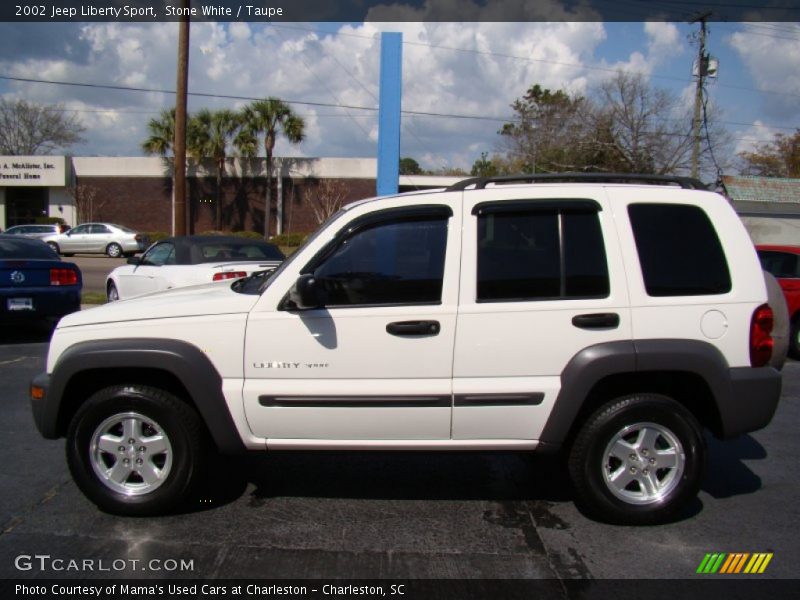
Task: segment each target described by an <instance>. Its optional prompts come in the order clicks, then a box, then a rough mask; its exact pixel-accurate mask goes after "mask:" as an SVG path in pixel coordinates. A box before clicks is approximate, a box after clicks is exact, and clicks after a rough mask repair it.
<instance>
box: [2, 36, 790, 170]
mask: <svg viewBox="0 0 800 600" xmlns="http://www.w3.org/2000/svg"><path fill="white" fill-rule="evenodd" d="M697 30H698V26H697V25H688V24H686V23H665V22H646V23H642V22H629V23H603V22H579V23H569V22H538V23H524V22H522V23H504V22H491V23H489V22H468V23H438V22H425V21H419V22H391V23H383V24H382V23H376V22H368V23H313V22H312V23H279V24H262V23H244V22H235V23H213V22H212V23H200V22H194V23H192V26H191V38H190V39H191V43H190V75H189V91H190V93H191V92H195V93H201V94H205V95H212V96H213V95H215V94H217V95H228V96H241V97H244V98H261V97H266V96H276V97H279V98H282V99H284V100H291V101H298V102H310V103H320V104H326V105H347V106H351V107H372V108H376V107H377V105H378V100H377V98H378V87H379V58H380V56H379V51H380V41H379V35H380V32H382V31H399V32H401V33H402V34H403V96H402V107H403V110H406V111H416V112H428V113H437V114H438V115H444V116H430V115H427V116H426V115H404V116H403V118H402V127H401V156H411V157H413V158H415V159H416V160H417V161H418V162H419V163H420V164H421V165H422V166H423V167H424V168H427V169H440V168H452V167H460V168H463V169H466V170H469V168H470V166H471V165H472V163H473V162H474V161H475V160H476V159H477V158H478V157H479V156H480V154H481V153H482V152H487V153H489V154H490V155H491V154H492V153H494V152H495V151H496V150H497V149H498V143H499V142H500V136H499V135H498V133H497V131H498V129H500V127H501V126H502V124H503V122H504V121H505V120H508V119H510V118H511V117H512V115H513V111H512V110H511V108H510V104H511V103H512V102H513V101H514V100H515V99H516V98H518V97H520V96H522V95H523V94H524V93H525V91H526V90H527V89H528V88H529V87H530V86H531V85H533V84H535V83H539V84H541V85H543V86H544V87H548V88H550V89H565V90H567V91H569V92H570V93H573V94H586V93H589V91H590V90H591V89H592V88H593V86H596V85H598V84H599V83H601V82H602V81H603V80H605V79H607V78H609V77H613V76H614V73H615V71H616V70H624V71H627V72H636V73H641V74H643V75H644V76H645V77H646V78H647V79H648V80H649V82H650V83H651V84H652V85H653V86H654V87H659V88H664V89H667V90H669V91H670V92H671V93H673V94H675V95H676V96H677V97H678V98H681V99H682V101H683V102H685V103H687V105H689V104H691V102H692V101H693V90H694V83H693V80H692V76H691V69H692V61H693V59H694V57H695V56H696V54H697V48H696V46H695V45H693V44H692V43H691V40H690V38H691V35H692V33H695V32H697ZM709 30H710V35H709V37H708V42H707V47H708V50H709V52H710V53H711V54H712V55H713V56H715V57H717V58H718V59H719V63H720V67H719V76H718V77H717V79H716V80H715V81H713V82H711V83H710V84H709V86H708V89H709V95H710V99H711V102H712V103H713V104H714V105H716V106H717V107H718V108H719V110H720V116H719V118H720V119H721V121H722V122H723V124H724V125H725V127H726V128H727V129H728V130H729V131H730V133H731V136H732V145H731V148H730V154H731V155H732V154H734V153H736V152H741V151H745V150H750V149H752V148H753V146H754V145H755V144H756V143H758V142H764V141H767V140H770V139H772V137H773V135H774V134H775V133H784V134H792V133H793V132H794V131H795V129H797V128H798V127H800V24H797V23H786V22H783V23H763V22H761V23H713V22H712V23H710V24H709ZM177 31H178V26H177V24H176V23H13V24H12V23H0V76H2V77H16V78H32V79H42V80H49V81H61V82H74V83H85V84H99V85H111V86H123V87H134V88H146V89H148V90H157V89H163V90H170V89H174V88H175V80H176V54H177ZM0 95H2V96H3V97H5V98H8V99H17V98H23V99H26V100H28V101H34V102H38V103H45V104H56V103H58V104H62V105H63V107H64V109H65V110H67V111H69V112H70V114H76V115H77V116H78V118H79V119H80V120H81V122H82V123H83V125H84V126H85V127H86V131H85V133H84V137H85V138H86V141H85V142H84V143H81V144H79V145H76V146H74V147H72V148H71V150H70V153H71V154H73V155H77V156H141V155H142V151H141V148H140V145H141V142H142V141H143V140H144V139H145V137H146V135H147V128H146V125H147V121H148V120H149V119H151V118H154V117H157V116H158V113H159V111H161V110H162V109H164V108H167V107H169V106H170V105H171V104H172V103H173V102H174V96H173V95H170V94H164V93H159V92H152V91H151V92H147V91H145V92H142V91H125V90H109V89H102V88H95V87H75V86H65V85H52V84H43V83H32V82H19V81H12V80H8V79H0ZM247 103H248V101H247V100H236V99H226V98H214V97H209V96H202V97H197V96H194V97H190V100H189V110H190V111H193V110H197V109H199V108H202V107H209V108H212V109H213V108H234V109H237V108H240V107H242V106H244V105H245V104H247ZM292 108H293V109H294V111H295V112H296V113H298V114H300V115H302V116H303V118H304V119H305V122H306V139H305V141H304V142H303V143H301V144H300V145H297V146H290V145H288V144H287V143H286V142H284V141H280V142H279V143H278V146H277V148H276V155H278V156H281V155H283V156H307V157H312V156H313V157H374V156H375V153H376V147H377V134H378V129H377V112H375V111H374V110H373V111H369V110H361V109H358V108H339V107H336V106H316V105H307V104H299V103H298V104H293V105H292Z"/></svg>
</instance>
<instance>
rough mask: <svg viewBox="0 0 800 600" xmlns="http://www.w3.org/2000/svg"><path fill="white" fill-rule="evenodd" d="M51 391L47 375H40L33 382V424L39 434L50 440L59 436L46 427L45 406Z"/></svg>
mask: <svg viewBox="0 0 800 600" xmlns="http://www.w3.org/2000/svg"><path fill="white" fill-rule="evenodd" d="M49 389H50V375H48V374H47V373H39V374H38V375H37V376H36V377H34V378H33V380H31V386H30V396H31V409H33V422H34V423H36V429H38V430H39V433H41V434H42V436H44V437H46V438H48V439H55V438H56V437H58V436H57V435H56V434H55V432H51V431H48V428H47V427H46V425H45V404H46V402H47V392H48V391H49Z"/></svg>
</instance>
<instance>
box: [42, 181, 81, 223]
mask: <svg viewBox="0 0 800 600" xmlns="http://www.w3.org/2000/svg"><path fill="white" fill-rule="evenodd" d="M49 196H50V201H49V206H48V211H47V214H48V215H50V216H51V217H61V218H62V219H64V221H65V222H66V223H67V225H69V226H70V227H74V226H75V225H78V218H77V215H76V214H75V201H74V200H73V199H72V196H70V195H69V194H68V193H67V190H66V189H65V188H50V194H49Z"/></svg>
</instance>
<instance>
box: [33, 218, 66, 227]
mask: <svg viewBox="0 0 800 600" xmlns="http://www.w3.org/2000/svg"><path fill="white" fill-rule="evenodd" d="M33 222H34V223H36V224H37V225H53V224H57V225H66V224H67V222H66V221H65V220H64V219H62V218H61V217H36V218H35V219H34V220H33Z"/></svg>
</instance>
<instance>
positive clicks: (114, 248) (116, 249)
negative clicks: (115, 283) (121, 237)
mask: <svg viewBox="0 0 800 600" xmlns="http://www.w3.org/2000/svg"><path fill="white" fill-rule="evenodd" d="M106 254H107V255H108V256H110V257H111V258H119V257H120V256H122V246H120V245H119V244H117V243H115V242H112V243H110V244H109V245H108V246H106Z"/></svg>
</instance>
